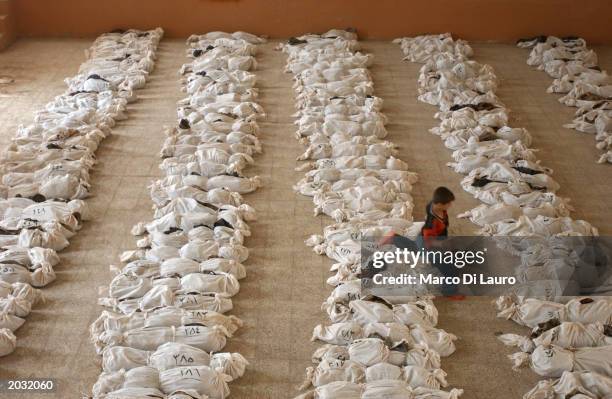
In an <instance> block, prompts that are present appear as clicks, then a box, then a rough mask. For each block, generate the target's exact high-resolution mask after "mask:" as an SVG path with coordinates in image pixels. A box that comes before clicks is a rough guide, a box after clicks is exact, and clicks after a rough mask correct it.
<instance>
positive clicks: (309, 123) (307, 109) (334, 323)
mask: <svg viewBox="0 0 612 399" xmlns="http://www.w3.org/2000/svg"><path fill="white" fill-rule="evenodd" d="M280 48H281V49H282V50H283V51H284V52H285V53H287V55H288V63H287V68H286V72H289V73H292V74H293V76H294V81H295V84H294V88H295V90H296V108H297V112H296V114H295V115H294V116H295V118H296V121H295V124H296V125H297V133H296V135H297V138H298V139H299V141H300V142H301V143H302V144H303V145H304V146H305V147H306V151H305V152H304V154H302V155H301V156H300V157H299V158H298V160H301V161H306V162H305V163H304V164H302V165H300V166H299V167H298V170H303V171H307V172H306V175H305V177H304V178H303V179H302V180H300V181H299V182H298V183H297V184H296V185H295V190H296V192H298V193H300V194H302V195H306V196H310V197H312V198H313V202H314V205H315V210H314V214H315V216H316V215H320V214H325V215H327V216H329V217H331V218H332V219H334V221H335V222H336V223H335V224H332V225H329V226H327V227H326V228H325V231H324V234H323V235H315V236H312V237H311V238H309V239H308V240H307V242H306V243H307V245H309V246H313V247H314V250H315V252H317V253H319V254H325V255H326V256H328V257H329V258H330V259H332V260H333V261H334V262H336V263H335V264H334V265H333V266H332V268H331V271H332V272H335V275H334V276H332V277H330V278H329V280H328V283H329V284H330V285H332V286H334V290H333V292H332V293H331V295H330V296H329V298H328V299H327V300H326V301H325V302H324V303H323V305H322V310H324V311H325V312H326V313H327V314H328V316H329V318H330V321H331V324H322V325H318V326H316V327H315V329H314V332H313V336H312V340H313V341H319V342H323V343H325V345H324V346H323V347H321V348H320V349H318V350H317V351H316V352H315V354H314V355H313V357H312V361H313V363H314V365H313V366H312V367H309V368H308V369H307V371H306V378H305V381H304V384H303V386H302V387H301V388H302V389H307V388H310V387H312V389H311V390H310V391H307V392H305V393H304V394H302V395H300V398H302V399H304V398H316V399H331V398H382V397H394V398H457V397H458V396H459V395H460V394H461V393H462V391H461V390H459V389H453V390H451V391H443V390H441V388H442V387H446V386H447V385H448V384H447V382H446V378H445V377H446V373H445V372H444V371H443V370H442V369H441V368H440V367H441V366H440V357H441V356H449V355H450V354H451V353H453V352H454V350H455V346H454V340H455V339H456V337H455V336H454V335H452V334H449V333H447V332H446V331H444V330H441V329H438V328H436V327H435V326H436V324H437V321H438V312H437V309H436V307H435V305H434V304H433V302H432V297H431V296H430V295H427V292H423V295H422V296H413V297H406V296H403V297H401V296H398V297H386V298H374V297H366V296H365V295H362V294H361V280H360V277H361V272H360V248H361V238H362V237H367V236H380V237H382V236H384V235H387V234H389V233H391V232H395V233H397V234H401V235H409V236H411V237H414V236H415V235H416V234H418V233H419V231H420V228H421V226H422V223H415V222H413V221H412V208H413V200H412V197H411V195H410V192H411V189H412V185H413V184H414V183H415V182H416V180H417V176H416V174H414V173H412V172H409V171H408V165H407V164H406V163H405V162H403V161H401V160H399V159H397V158H395V155H396V153H397V149H396V146H395V145H394V144H393V143H392V142H390V141H387V140H385V137H386V135H387V131H386V129H385V124H386V121H387V120H386V117H385V115H384V114H383V113H382V112H381V109H382V99H380V98H378V97H375V96H374V90H373V83H372V80H371V76H370V72H369V71H368V66H369V65H370V64H371V61H372V55H370V54H364V53H361V52H359V51H358V50H359V48H360V44H359V42H358V41H357V35H356V34H355V33H354V32H352V31H345V30H331V31H328V32H326V33H324V34H322V35H314V34H307V35H304V36H300V37H297V38H292V39H290V40H289V41H288V43H286V44H283V45H281V46H280Z"/></svg>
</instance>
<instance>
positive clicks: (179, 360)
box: [173, 353, 194, 366]
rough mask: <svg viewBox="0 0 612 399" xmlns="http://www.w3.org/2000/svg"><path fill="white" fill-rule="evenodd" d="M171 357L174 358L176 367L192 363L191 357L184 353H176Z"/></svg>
mask: <svg viewBox="0 0 612 399" xmlns="http://www.w3.org/2000/svg"><path fill="white" fill-rule="evenodd" d="M173 357H174V364H176V365H177V366H180V365H188V364H190V363H193V362H194V359H193V357H191V356H187V355H185V354H184V353H177V354H176V355H173Z"/></svg>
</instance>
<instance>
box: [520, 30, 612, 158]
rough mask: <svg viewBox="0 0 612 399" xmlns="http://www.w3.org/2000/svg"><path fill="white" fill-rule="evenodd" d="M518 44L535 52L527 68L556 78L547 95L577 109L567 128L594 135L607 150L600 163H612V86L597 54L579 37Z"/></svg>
mask: <svg viewBox="0 0 612 399" xmlns="http://www.w3.org/2000/svg"><path fill="white" fill-rule="evenodd" d="M517 45H518V46H519V47H521V48H531V49H532V50H531V53H530V54H529V58H528V59H527V64H528V65H531V66H535V67H537V68H538V69H539V70H541V71H545V72H546V73H547V74H548V76H550V77H551V78H553V79H554V80H553V83H552V84H551V85H550V87H548V89H547V92H548V93H558V94H563V96H562V97H561V98H559V102H560V103H561V104H565V105H567V106H568V107H576V108H578V109H577V110H576V115H575V116H576V118H575V119H574V120H573V122H572V123H568V124H566V125H564V126H565V127H566V128H569V129H575V130H578V131H580V132H584V133H591V134H594V135H595V140H596V141H597V144H596V146H597V148H598V149H600V150H603V151H604V154H603V155H602V156H601V157H600V158H599V163H606V162H607V163H612V83H611V82H610V77H609V76H608V73H607V72H606V71H602V70H601V68H599V66H598V65H597V54H596V53H595V52H594V51H593V50H590V49H589V48H588V47H587V44H586V41H585V40H584V39H582V38H578V37H562V38H559V37H555V36H538V37H534V38H529V39H521V40H519V41H518V42H517Z"/></svg>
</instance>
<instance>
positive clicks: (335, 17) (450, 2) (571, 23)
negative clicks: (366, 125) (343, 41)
mask: <svg viewBox="0 0 612 399" xmlns="http://www.w3.org/2000/svg"><path fill="white" fill-rule="evenodd" d="M15 1H16V4H15V7H16V13H17V25H18V32H19V34H20V35H21V36H93V35H96V34H99V33H101V32H103V31H108V30H111V29H114V28H121V27H134V28H150V27H154V26H158V25H159V26H162V27H163V28H164V29H165V30H166V32H167V34H168V36H171V37H185V36H188V35H189V34H192V33H196V32H198V33H201V32H206V31H212V30H228V31H232V30H245V31H249V32H252V33H258V34H267V35H269V36H271V37H288V36H291V35H299V34H301V33H304V32H317V31H324V30H327V29H329V28H331V27H338V28H344V27H348V26H353V27H356V28H357V29H358V31H359V33H360V34H361V36H362V37H363V38H370V39H391V38H394V37H397V36H406V35H415V34H419V33H429V32H436V33H437V32H443V31H450V32H453V33H454V34H455V35H456V36H458V37H462V38H465V39H468V40H494V41H514V40H515V39H516V38H518V37H525V36H531V35H538V34H552V35H579V36H582V37H584V38H586V39H587V40H588V41H589V42H592V43H612V28H611V27H610V25H611V24H610V18H611V15H612V1H611V0H405V1H400V0H15Z"/></svg>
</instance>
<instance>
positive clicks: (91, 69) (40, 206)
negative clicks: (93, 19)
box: [0, 29, 163, 356]
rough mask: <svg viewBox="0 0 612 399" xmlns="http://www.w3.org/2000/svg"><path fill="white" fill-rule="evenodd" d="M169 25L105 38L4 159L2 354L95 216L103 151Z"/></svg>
mask: <svg viewBox="0 0 612 399" xmlns="http://www.w3.org/2000/svg"><path fill="white" fill-rule="evenodd" d="M162 35H163V31H162V30H161V29H156V30H151V31H137V30H128V31H123V32H116V33H107V34H103V35H101V36H100V37H98V38H97V39H96V40H95V41H94V43H93V44H92V46H91V47H90V48H89V50H88V51H87V52H86V54H87V57H88V60H87V61H86V62H84V63H83V64H82V65H81V67H80V68H79V73H78V74H77V75H75V76H74V77H72V78H67V79H66V80H65V83H66V85H67V86H68V88H67V89H66V91H65V92H64V93H63V94H61V95H59V96H57V97H55V98H54V99H53V100H52V101H51V102H49V103H48V104H47V105H46V106H45V108H44V109H43V110H40V111H38V112H37V113H36V115H35V118H34V123H32V124H30V125H28V126H19V128H18V130H17V133H16V135H15V137H14V138H13V139H12V142H11V144H10V145H9V147H8V149H7V150H6V151H5V152H4V153H3V154H2V155H1V156H0V176H1V181H0V219H1V220H0V356H4V355H7V354H9V353H11V352H12V351H13V350H14V349H15V347H16V338H15V335H14V334H13V332H14V331H15V330H17V329H18V328H19V327H20V326H21V325H22V324H23V323H24V321H25V320H24V317H26V316H27V315H28V314H29V313H30V310H31V308H32V306H33V305H34V304H35V303H36V301H37V300H38V299H39V298H40V297H41V294H40V292H39V290H38V289H37V288H33V287H43V286H45V285H47V284H49V283H50V282H52V281H53V280H55V273H54V271H53V266H55V265H56V264H57V263H58V262H59V257H58V255H57V253H56V251H60V250H62V249H64V248H66V247H67V246H68V244H69V242H68V240H69V239H70V238H71V237H72V236H74V235H75V234H76V232H77V231H78V230H79V229H80V228H81V225H82V222H83V220H85V219H87V207H86V204H85V202H84V201H83V199H84V198H86V197H87V196H88V194H89V191H90V182H89V170H90V168H91V167H92V166H93V165H94V163H95V155H94V153H95V151H96V149H97V148H98V145H99V144H100V142H101V141H102V140H103V139H104V138H105V137H107V136H108V135H109V134H110V133H111V129H112V127H113V126H114V125H115V122H116V121H120V120H124V119H126V118H127V115H126V113H125V111H126V106H127V104H128V103H129V102H132V101H134V100H136V96H135V94H134V90H136V89H139V88H142V87H143V86H144V84H145V81H146V79H147V76H148V74H149V72H151V71H152V70H153V66H154V63H155V51H156V48H157V44H158V43H159V40H160V39H161V37H162Z"/></svg>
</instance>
